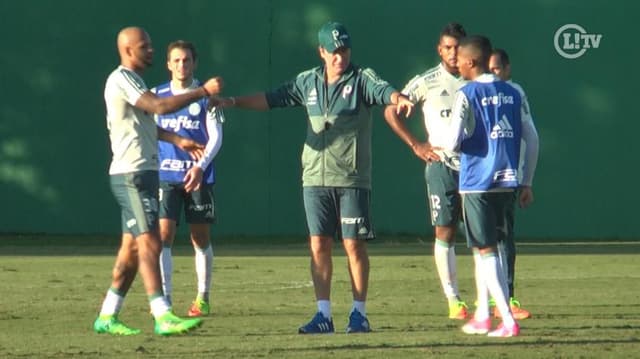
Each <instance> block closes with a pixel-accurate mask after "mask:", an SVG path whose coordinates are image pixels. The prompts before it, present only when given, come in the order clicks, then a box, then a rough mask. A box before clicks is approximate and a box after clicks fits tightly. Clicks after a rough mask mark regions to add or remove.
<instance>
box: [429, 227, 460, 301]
mask: <svg viewBox="0 0 640 359" xmlns="http://www.w3.org/2000/svg"><path fill="white" fill-rule="evenodd" d="M452 251H453V248H451V247H449V243H447V242H445V241H442V240H439V239H437V238H436V240H435V243H434V245H433V257H434V259H435V261H436V269H437V270H438V277H440V283H441V284H442V289H443V290H444V295H445V296H446V297H447V298H449V300H451V299H452V298H456V299H457V297H458V291H457V290H456V287H457V283H455V284H454V278H452V277H455V262H454V263H453V269H454V272H453V276H452V273H451V261H450V257H451V256H450V253H451V252H452ZM453 255H454V256H455V251H454V252H453ZM454 258H455V257H454Z"/></svg>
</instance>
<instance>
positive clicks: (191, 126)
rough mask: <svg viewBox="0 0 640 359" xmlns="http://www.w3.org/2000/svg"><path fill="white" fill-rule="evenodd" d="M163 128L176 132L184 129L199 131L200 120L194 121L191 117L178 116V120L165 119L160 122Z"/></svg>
mask: <svg viewBox="0 0 640 359" xmlns="http://www.w3.org/2000/svg"><path fill="white" fill-rule="evenodd" d="M160 126H162V128H165V129H167V128H171V129H173V130H174V131H175V132H178V131H180V129H182V128H184V129H186V130H197V129H199V128H200V120H192V119H190V118H189V116H184V115H181V116H178V118H163V119H161V120H160Z"/></svg>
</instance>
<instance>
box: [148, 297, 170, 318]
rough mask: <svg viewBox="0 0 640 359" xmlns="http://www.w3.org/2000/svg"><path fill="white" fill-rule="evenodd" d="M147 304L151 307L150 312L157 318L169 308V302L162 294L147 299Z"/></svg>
mask: <svg viewBox="0 0 640 359" xmlns="http://www.w3.org/2000/svg"><path fill="white" fill-rule="evenodd" d="M149 306H150V307H151V314H152V315H153V317H154V318H158V317H160V316H162V315H163V314H165V313H166V312H168V311H170V310H171V306H170V305H169V302H167V299H166V298H165V297H163V296H158V297H155V298H154V299H151V300H150V301H149Z"/></svg>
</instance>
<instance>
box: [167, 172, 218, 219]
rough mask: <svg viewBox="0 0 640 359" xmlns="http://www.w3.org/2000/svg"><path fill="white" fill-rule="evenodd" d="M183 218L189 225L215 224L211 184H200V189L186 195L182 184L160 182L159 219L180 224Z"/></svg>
mask: <svg viewBox="0 0 640 359" xmlns="http://www.w3.org/2000/svg"><path fill="white" fill-rule="evenodd" d="M183 210H184V217H185V220H186V222H187V223H189V224H203V223H215V220H216V211H215V199H214V197H213V184H205V183H203V184H201V185H200V189H199V190H197V191H194V192H190V193H187V191H185V190H184V183H170V182H164V181H163V182H160V218H168V219H171V220H174V221H176V223H180V217H181V215H182V212H183Z"/></svg>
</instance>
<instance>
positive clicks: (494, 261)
mask: <svg viewBox="0 0 640 359" xmlns="http://www.w3.org/2000/svg"><path fill="white" fill-rule="evenodd" d="M498 261H499V259H498V257H497V254H496V253H488V254H486V255H484V256H482V272H483V275H484V278H485V281H486V284H487V288H489V293H490V294H491V297H492V298H493V300H495V301H496V308H497V309H498V311H500V315H501V316H502V321H503V322H504V325H505V326H508V327H510V326H512V325H513V324H514V323H515V322H514V320H513V316H512V315H511V309H509V303H507V300H506V297H505V293H504V290H503V287H504V285H503V283H501V277H504V276H502V275H500V272H501V270H500V269H499V264H498ZM502 279H503V278H502Z"/></svg>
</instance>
